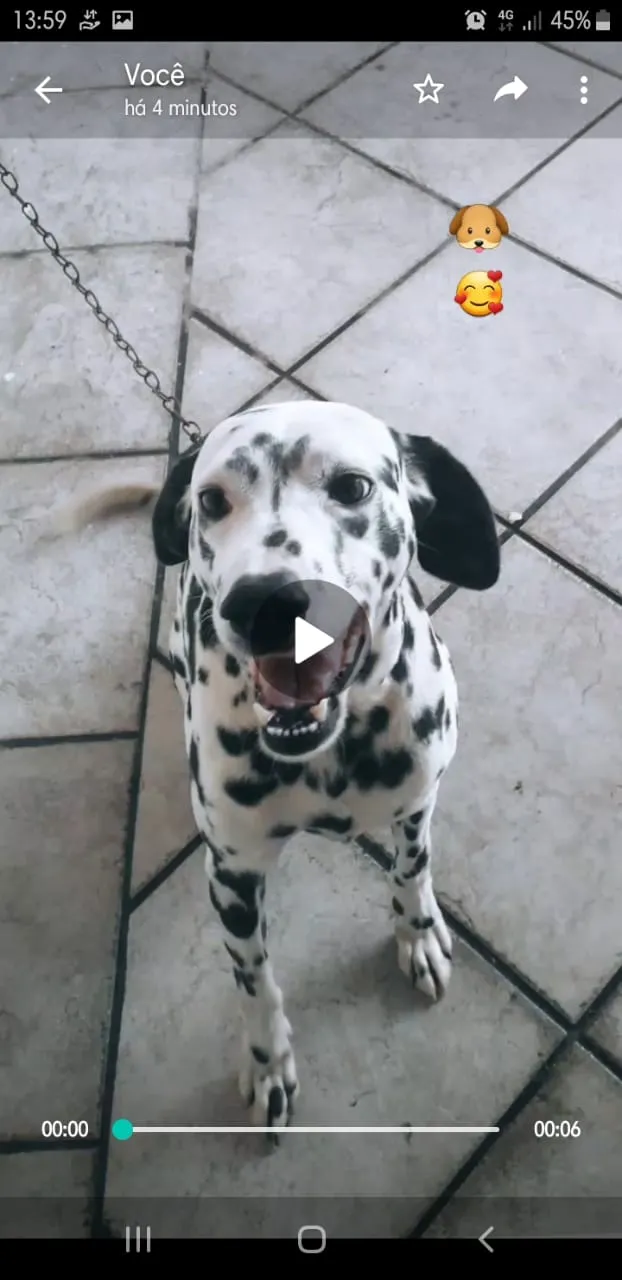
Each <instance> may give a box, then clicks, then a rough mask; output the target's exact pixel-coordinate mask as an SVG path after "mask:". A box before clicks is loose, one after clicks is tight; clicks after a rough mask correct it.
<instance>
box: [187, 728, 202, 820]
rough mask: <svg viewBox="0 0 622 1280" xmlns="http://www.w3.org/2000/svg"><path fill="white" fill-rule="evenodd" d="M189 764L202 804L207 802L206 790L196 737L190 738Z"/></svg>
mask: <svg viewBox="0 0 622 1280" xmlns="http://www.w3.org/2000/svg"><path fill="white" fill-rule="evenodd" d="M188 764H189V765H190V775H191V777H192V781H193V782H194V785H195V787H196V789H197V795H198V797H199V800H200V802H201V804H203V805H204V804H205V792H204V790H203V785H202V783H201V778H200V775H199V748H198V746H197V741H196V738H191V739H190V749H189V751H188Z"/></svg>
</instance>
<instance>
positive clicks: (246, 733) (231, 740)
mask: <svg viewBox="0 0 622 1280" xmlns="http://www.w3.org/2000/svg"><path fill="white" fill-rule="evenodd" d="M216 736H217V738H218V741H219V742H220V745H221V747H222V749H223V751H226V753H227V755H228V756H245V755H248V753H249V751H252V749H253V747H254V746H255V745H256V743H257V730H256V729H239V730H234V729H225V728H224V726H223V725H221V724H219V725H217V727H216Z"/></svg>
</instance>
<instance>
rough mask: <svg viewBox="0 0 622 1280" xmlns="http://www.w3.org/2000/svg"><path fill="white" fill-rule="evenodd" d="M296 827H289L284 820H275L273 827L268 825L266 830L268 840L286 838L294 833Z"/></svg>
mask: <svg viewBox="0 0 622 1280" xmlns="http://www.w3.org/2000/svg"><path fill="white" fill-rule="evenodd" d="M297 829H298V828H297V827H290V826H288V824H287V823H286V822H277V824H276V826H275V827H270V830H269V832H268V839H269V840H287V839H289V837H290V836H293V835H295V833H296V831H297Z"/></svg>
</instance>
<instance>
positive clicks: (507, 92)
mask: <svg viewBox="0 0 622 1280" xmlns="http://www.w3.org/2000/svg"><path fill="white" fill-rule="evenodd" d="M528 87H529V86H528V85H526V84H525V81H524V80H521V78H520V76H514V79H513V80H510V81H509V83H508V84H502V85H501V88H500V89H497V92H496V94H495V96H494V98H493V102H498V101H499V98H513V99H514V101H515V102H518V99H519V98H522V96H523V94H524V93H526V92H527V89H528Z"/></svg>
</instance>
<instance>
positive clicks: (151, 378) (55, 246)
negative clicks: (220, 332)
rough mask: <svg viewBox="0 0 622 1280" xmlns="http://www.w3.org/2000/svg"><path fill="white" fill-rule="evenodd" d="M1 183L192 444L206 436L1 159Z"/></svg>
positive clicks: (94, 313) (115, 342)
mask: <svg viewBox="0 0 622 1280" xmlns="http://www.w3.org/2000/svg"><path fill="white" fill-rule="evenodd" d="M0 183H2V186H3V187H4V188H5V189H6V190H7V191H8V193H9V195H10V196H12V197H13V199H14V200H16V201H17V203H18V205H19V206H20V208H21V211H22V213H23V215H24V217H25V218H26V221H27V222H29V223H30V225H31V227H32V229H33V231H36V233H37V235H38V236H40V238H41V240H42V241H43V243H44V245H45V247H46V249H47V250H48V251H49V253H50V254H51V256H52V257H53V258H54V261H55V262H57V263H58V265H59V267H61V269H62V271H63V274H64V275H65V276H66V277H67V279H68V280H69V283H70V284H72V285H73V287H74V289H77V290H78V293H80V294H81V295H82V297H83V298H84V301H85V302H86V303H87V305H88V306H89V307H90V308H91V311H92V312H93V315H94V316H95V318H96V320H99V322H100V324H103V326H104V328H105V330H106V332H107V333H109V334H110V337H111V338H112V341H113V342H114V344H115V346H117V347H118V348H119V351H122V352H123V354H124V356H127V358H128V360H129V361H130V364H131V365H132V368H133V369H134V370H135V372H136V373H137V374H138V376H139V378H142V380H143V382H144V383H145V386H147V387H148V388H149V390H150V391H152V392H153V394H154V396H157V397H158V400H159V401H160V403H161V405H162V407H163V409H166V412H167V413H168V414H170V416H171V418H176V419H177V421H178V422H179V425H180V427H181V428H182V431H185V433H186V435H187V436H188V438H189V439H190V440H191V441H192V444H198V443H199V441H200V440H201V438H202V437H201V429H200V427H199V426H198V424H197V423H196V422H193V421H192V420H191V419H188V418H183V417H182V416H181V414H180V412H179V408H178V405H177V401H176V399H175V397H174V396H167V395H166V394H165V393H164V391H163V390H162V387H161V384H160V379H159V378H158V375H157V373H154V371H153V369H148V368H147V365H145V364H143V362H142V360H140V359H139V357H138V355H137V353H136V351H135V350H134V348H133V346H132V345H131V343H129V342H127V340H126V339H125V338H124V337H123V334H122V333H121V331H120V329H119V328H118V326H117V325H116V324H115V321H114V320H113V319H112V317H111V316H109V315H108V314H107V312H105V311H104V308H103V307H102V305H101V303H100V301H99V298H98V297H97V296H96V295H95V294H94V293H93V290H92V289H87V287H86V285H84V284H83V283H82V281H81V279H80V273H79V271H78V268H77V267H76V265H75V263H73V262H71V261H70V259H69V258H67V257H65V254H64V253H62V252H61V249H60V245H59V243H58V240H57V239H56V236H54V235H52V232H51V231H46V229H45V227H42V226H41V223H40V221H39V215H38V213H37V210H36V209H35V207H34V205H32V204H30V201H28V200H24V198H23V196H21V195H20V191H19V183H18V181H17V178H16V177H15V174H14V173H11V170H10V169H7V168H6V166H5V165H3V164H2V162H1V161H0Z"/></svg>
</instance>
